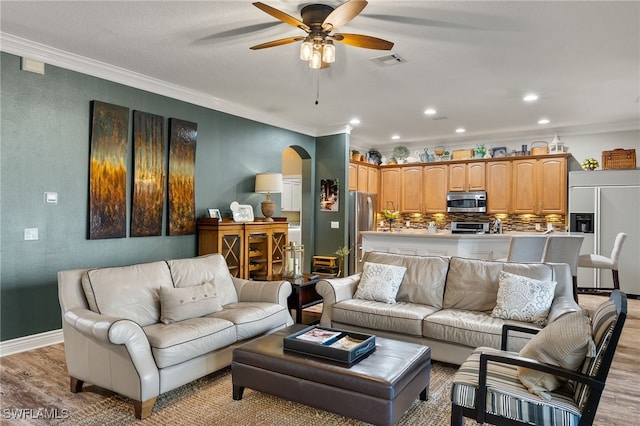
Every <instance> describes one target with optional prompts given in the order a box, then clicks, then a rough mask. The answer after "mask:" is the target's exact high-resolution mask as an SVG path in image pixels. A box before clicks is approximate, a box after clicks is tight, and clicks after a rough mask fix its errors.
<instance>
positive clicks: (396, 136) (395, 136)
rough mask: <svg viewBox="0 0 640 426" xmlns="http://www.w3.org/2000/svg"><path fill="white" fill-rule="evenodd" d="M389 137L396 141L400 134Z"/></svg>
mask: <svg viewBox="0 0 640 426" xmlns="http://www.w3.org/2000/svg"><path fill="white" fill-rule="evenodd" d="M391 139H393V140H394V141H397V140H398V139H400V135H393V136H391Z"/></svg>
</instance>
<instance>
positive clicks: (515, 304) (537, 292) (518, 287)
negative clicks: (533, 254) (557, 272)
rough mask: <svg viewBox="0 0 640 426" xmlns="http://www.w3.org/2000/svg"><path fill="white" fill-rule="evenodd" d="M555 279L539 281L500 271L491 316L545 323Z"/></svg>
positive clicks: (551, 300) (539, 323)
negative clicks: (496, 295)
mask: <svg viewBox="0 0 640 426" xmlns="http://www.w3.org/2000/svg"><path fill="white" fill-rule="evenodd" d="M555 288H556V282H555V281H540V280H534V279H532V278H528V277H523V276H521V275H516V274H511V273H509V272H505V271H500V277H499V281H498V298H497V299H496V306H495V308H493V312H492V313H491V315H492V316H494V317H496V318H502V319H512V320H517V321H524V322H532V323H535V324H538V325H545V324H546V322H547V315H548V314H549V309H550V308H551V303H552V302H553V295H554V290H555Z"/></svg>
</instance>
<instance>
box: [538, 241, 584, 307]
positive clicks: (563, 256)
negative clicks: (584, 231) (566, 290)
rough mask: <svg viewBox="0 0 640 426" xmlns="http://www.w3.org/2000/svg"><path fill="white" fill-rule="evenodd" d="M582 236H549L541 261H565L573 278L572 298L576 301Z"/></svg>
mask: <svg viewBox="0 0 640 426" xmlns="http://www.w3.org/2000/svg"><path fill="white" fill-rule="evenodd" d="M583 240H584V237H583V236H582V235H558V236H549V237H548V238H547V244H545V247H544V255H543V256H542V261H543V262H552V263H566V264H568V265H569V268H570V269H571V276H572V278H573V299H574V300H575V301H576V302H578V256H579V255H580V247H581V246H582V241H583Z"/></svg>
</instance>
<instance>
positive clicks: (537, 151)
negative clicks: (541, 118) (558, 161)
mask: <svg viewBox="0 0 640 426" xmlns="http://www.w3.org/2000/svg"><path fill="white" fill-rule="evenodd" d="M536 145H537V146H536ZM548 153H549V144H548V143H547V142H545V141H535V142H532V143H531V155H547V154H548Z"/></svg>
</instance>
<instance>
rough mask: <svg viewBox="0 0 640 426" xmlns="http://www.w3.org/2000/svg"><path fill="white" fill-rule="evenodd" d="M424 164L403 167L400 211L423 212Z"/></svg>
mask: <svg viewBox="0 0 640 426" xmlns="http://www.w3.org/2000/svg"><path fill="white" fill-rule="evenodd" d="M422 168H423V167H422V166H410V167H403V168H402V169H401V179H402V184H401V187H400V196H401V199H400V207H399V209H400V211H402V212H405V213H422Z"/></svg>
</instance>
